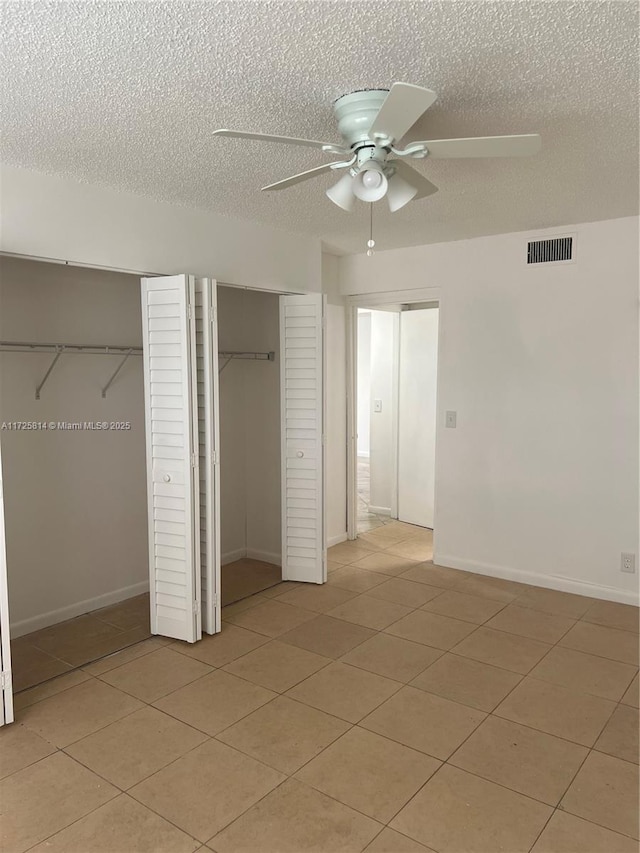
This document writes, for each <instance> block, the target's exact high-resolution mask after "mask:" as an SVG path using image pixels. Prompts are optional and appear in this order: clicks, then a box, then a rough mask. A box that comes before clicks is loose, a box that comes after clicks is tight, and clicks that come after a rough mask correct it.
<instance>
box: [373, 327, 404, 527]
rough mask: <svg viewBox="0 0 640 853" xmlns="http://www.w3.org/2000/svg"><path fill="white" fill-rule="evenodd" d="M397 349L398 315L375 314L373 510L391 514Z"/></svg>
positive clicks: (393, 486) (393, 484)
mask: <svg viewBox="0 0 640 853" xmlns="http://www.w3.org/2000/svg"><path fill="white" fill-rule="evenodd" d="M397 346H398V315H397V313H395V312H391V311H372V312H371V388H370V393H371V402H370V411H371V458H370V475H371V495H370V499H371V503H370V508H371V511H372V512H379V513H391V507H392V503H393V493H394V488H395V483H394V472H395V464H394V458H395V450H394V435H395V431H394V405H393V394H394V385H395V377H394V370H395V369H397V368H396V365H397V360H396V352H397ZM376 400H381V401H382V411H381V412H376V411H374V405H375V401H376Z"/></svg>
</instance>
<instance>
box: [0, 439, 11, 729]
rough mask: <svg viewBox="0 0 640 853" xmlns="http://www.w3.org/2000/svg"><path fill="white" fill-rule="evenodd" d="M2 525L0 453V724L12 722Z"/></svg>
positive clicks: (2, 505) (9, 649)
mask: <svg viewBox="0 0 640 853" xmlns="http://www.w3.org/2000/svg"><path fill="white" fill-rule="evenodd" d="M6 541H7V540H6V537H5V527H4V491H3V488H2V456H1V455H0V667H1V669H0V672H1V673H2V675H1V676H0V678H1V679H2V681H1V683H0V726H4V725H5V723H12V722H13V688H12V686H11V646H10V644H9V638H10V634H9V601H8V596H7V548H6Z"/></svg>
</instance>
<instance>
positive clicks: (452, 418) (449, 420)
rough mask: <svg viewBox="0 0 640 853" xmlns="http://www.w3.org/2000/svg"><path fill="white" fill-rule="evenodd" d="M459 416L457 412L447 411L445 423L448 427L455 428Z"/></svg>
mask: <svg viewBox="0 0 640 853" xmlns="http://www.w3.org/2000/svg"><path fill="white" fill-rule="evenodd" d="M457 417H458V413H457V412H445V417H444V425H445V426H446V427H447V428H448V429H455V428H456V421H457Z"/></svg>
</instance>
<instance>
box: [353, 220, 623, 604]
mask: <svg viewBox="0 0 640 853" xmlns="http://www.w3.org/2000/svg"><path fill="white" fill-rule="evenodd" d="M567 232H569V233H574V234H576V235H577V242H576V260H575V263H573V264H565V265H562V264H559V265H548V266H547V265H545V266H540V267H530V268H527V266H526V264H525V256H526V243H527V240H528V239H530V238H531V237H532V236H536V237H537V236H539V235H541V234H543V235H545V236H553V235H556V234H558V235H562V234H565V233H567ZM339 277H340V283H341V291H342V292H343V293H344V294H348V293H351V294H353V293H369V292H376V293H383V292H386V291H389V286H390V285H389V282H393V287H394V288H395V290H396V291H399V290H406V289H410V288H426V287H433V288H439V289H440V293H441V300H442V301H441V305H440V352H439V377H438V385H439V390H438V426H437V460H436V517H435V557H434V559H436V560H437V561H439V562H440V563H442V564H444V565H450V566H455V567H459V568H465V569H469V570H471V571H481V572H486V573H488V574H493V575H496V576H502V577H511V578H515V579H519V580H522V581H525V582H529V583H536V584H539V585H542V586H550V587H553V588H557V589H565V590H568V591H575V592H580V593H583V594H586V595H594V596H601V597H604V598H611V599H615V600H621V601H633V600H637V591H638V575H637V574H636V575H629V574H623V573H621V572H620V553H621V552H622V551H631V552H634V553H636V554H637V553H638V219H637V218H636V217H631V218H626V219H618V220H608V221H604V222H595V223H586V224H581V225H572V226H567V227H564V228H554V229H550V230H549V231H547V232H537V233H536V234H535V235H531V234H529V233H516V234H506V235H501V236H496V237H487V238H481V239H476V240H464V241H459V242H451V243H442V244H436V245H429V246H421V247H414V248H410V249H402V250H393V251H386V252H378V253H376V254H375V255H374V257H373V258H367V257H366V256H360V255H357V256H350V257H344V258H341V259H340V263H339ZM445 410H455V411H457V413H458V426H457V429H455V430H453V429H444V423H443V418H444V412H445Z"/></svg>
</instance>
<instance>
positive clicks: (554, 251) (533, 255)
mask: <svg viewBox="0 0 640 853" xmlns="http://www.w3.org/2000/svg"><path fill="white" fill-rule="evenodd" d="M573 260H574V239H573V237H570V236H565V237H552V238H551V239H549V240H529V242H528V243H527V264H557V263H565V264H567V263H571V262H572V261H573Z"/></svg>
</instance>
